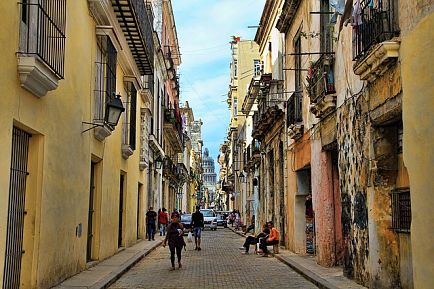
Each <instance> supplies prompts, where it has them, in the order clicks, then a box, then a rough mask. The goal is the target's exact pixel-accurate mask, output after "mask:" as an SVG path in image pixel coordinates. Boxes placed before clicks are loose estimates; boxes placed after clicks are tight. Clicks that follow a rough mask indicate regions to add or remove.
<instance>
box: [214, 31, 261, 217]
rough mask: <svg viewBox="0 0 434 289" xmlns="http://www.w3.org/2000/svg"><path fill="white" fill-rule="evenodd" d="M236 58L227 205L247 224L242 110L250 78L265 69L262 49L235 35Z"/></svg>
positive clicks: (231, 95) (232, 74) (230, 95)
mask: <svg viewBox="0 0 434 289" xmlns="http://www.w3.org/2000/svg"><path fill="white" fill-rule="evenodd" d="M231 50H232V60H231V63H230V77H231V78H230V84H229V92H228V99H227V102H228V104H229V109H230V117H231V119H230V124H229V130H228V136H227V137H228V140H229V142H230V148H229V151H228V152H229V160H228V171H227V172H226V176H225V182H224V183H223V184H222V187H224V188H225V192H226V193H227V194H231V196H230V199H231V201H230V202H229V206H228V207H227V208H226V209H227V210H229V209H236V210H239V211H240V213H241V218H242V220H243V222H244V223H246V221H247V219H250V218H251V217H250V216H247V215H246V212H247V211H248V207H246V204H247V195H248V194H247V186H246V183H244V182H242V181H240V178H239V177H240V175H241V174H243V173H242V172H243V170H244V164H243V161H244V158H243V150H244V149H245V148H246V135H245V131H246V128H245V124H246V115H245V114H244V112H243V111H242V105H243V103H244V99H245V98H246V94H247V88H248V85H249V83H250V80H251V79H252V78H253V76H254V75H255V74H258V73H259V71H260V70H261V60H260V58H259V48H258V44H256V43H255V42H254V41H253V40H241V39H240V38H239V37H235V36H234V37H233V41H232V42H231Z"/></svg>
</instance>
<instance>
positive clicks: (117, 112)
mask: <svg viewBox="0 0 434 289" xmlns="http://www.w3.org/2000/svg"><path fill="white" fill-rule="evenodd" d="M124 111H125V108H124V106H123V105H122V100H121V96H120V95H119V94H118V95H115V94H113V97H110V98H109V99H108V100H107V102H106V104H105V113H104V123H94V122H85V121H83V123H84V124H89V125H92V127H90V128H88V129H86V130H84V131H82V133H84V132H87V131H89V130H91V129H94V128H96V127H99V126H104V125H108V126H110V129H111V130H114V127H115V126H116V125H117V124H118V122H119V119H120V117H121V114H122V112H124Z"/></svg>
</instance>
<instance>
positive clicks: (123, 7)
mask: <svg viewBox="0 0 434 289" xmlns="http://www.w3.org/2000/svg"><path fill="white" fill-rule="evenodd" d="M111 3H112V6H113V8H114V11H115V14H116V17H117V19H118V22H119V25H120V26H121V28H122V31H123V32H124V35H125V38H126V40H127V42H128V46H129V47H130V50H131V53H132V55H133V57H134V60H135V62H136V64H137V67H138V68H139V71H140V74H141V75H146V74H152V73H153V66H154V64H153V63H154V39H153V20H152V17H151V13H152V12H150V10H151V7H150V4H148V3H147V4H145V1H144V0H111Z"/></svg>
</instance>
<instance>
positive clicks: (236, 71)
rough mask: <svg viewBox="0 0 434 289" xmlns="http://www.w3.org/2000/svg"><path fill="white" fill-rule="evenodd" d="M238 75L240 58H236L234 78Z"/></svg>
mask: <svg viewBox="0 0 434 289" xmlns="http://www.w3.org/2000/svg"><path fill="white" fill-rule="evenodd" d="M237 77H238V60H236V59H234V78H237Z"/></svg>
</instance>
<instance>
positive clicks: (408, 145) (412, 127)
mask: <svg viewBox="0 0 434 289" xmlns="http://www.w3.org/2000/svg"><path fill="white" fill-rule="evenodd" d="M401 2H402V1H401ZM404 2H405V1H404ZM410 2H411V1H410ZM410 2H409V3H408V5H411V4H413V5H416V4H418V3H422V2H423V3H425V2H431V3H432V1H417V2H411V3H410ZM430 7H431V11H432V9H433V5H432V4H431V6H430ZM412 8H413V9H408V10H405V11H403V12H406V13H409V14H410V16H409V18H410V19H412V21H413V22H415V24H414V26H413V27H414V29H412V31H409V32H408V33H405V34H403V35H402V43H401V48H400V61H401V74H402V88H403V123H404V162H405V165H406V167H407V169H408V174H409V178H410V184H411V192H410V196H411V211H412V224H411V246H412V259H413V260H412V261H413V278H414V288H417V289H419V288H420V289H422V288H430V287H432V284H434V261H433V257H432V254H431V253H430V252H434V242H433V240H434V214H432V208H433V207H434V198H433V197H432V191H433V189H432V188H434V178H433V177H432V172H433V164H434V150H433V149H432V144H433V143H434V126H433V123H434V116H433V113H432V110H433V107H434V98H433V95H434V86H433V81H432V68H433V67H434V58H433V55H432V47H434V30H433V27H434V15H433V14H432V13H431V14H429V15H428V16H426V17H425V18H421V17H422V16H419V15H418V16H419V17H416V18H414V17H413V18H411V16H412V13H417V12H420V11H418V9H414V7H412ZM416 22H417V24H416ZM401 26H402V25H401Z"/></svg>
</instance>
